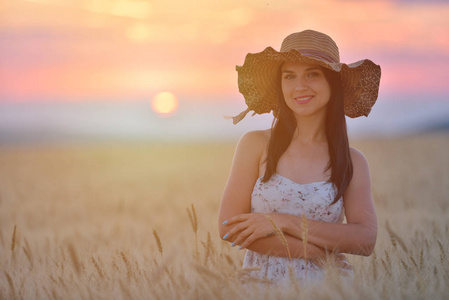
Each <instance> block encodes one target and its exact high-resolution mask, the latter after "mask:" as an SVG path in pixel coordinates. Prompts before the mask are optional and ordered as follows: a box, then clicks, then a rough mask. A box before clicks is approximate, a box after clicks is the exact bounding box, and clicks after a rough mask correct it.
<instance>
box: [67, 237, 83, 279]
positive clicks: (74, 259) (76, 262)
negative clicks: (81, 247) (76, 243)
mask: <svg viewBox="0 0 449 300" xmlns="http://www.w3.org/2000/svg"><path fill="white" fill-rule="evenodd" d="M68 250H69V254H70V258H71V259H72V263H73V266H74V267H75V271H76V273H77V274H78V276H79V275H80V273H81V266H80V263H79V260H78V256H77V254H76V251H75V248H74V247H73V245H72V244H69V246H68Z"/></svg>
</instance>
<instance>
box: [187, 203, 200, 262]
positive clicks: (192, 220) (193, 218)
mask: <svg viewBox="0 0 449 300" xmlns="http://www.w3.org/2000/svg"><path fill="white" fill-rule="evenodd" d="M187 214H188V215H189V219H190V224H191V225H192V230H193V232H194V233H195V260H196V261H198V260H199V251H198V220H197V217H196V213H195V206H194V205H193V203H192V212H190V210H189V209H188V208H187Z"/></svg>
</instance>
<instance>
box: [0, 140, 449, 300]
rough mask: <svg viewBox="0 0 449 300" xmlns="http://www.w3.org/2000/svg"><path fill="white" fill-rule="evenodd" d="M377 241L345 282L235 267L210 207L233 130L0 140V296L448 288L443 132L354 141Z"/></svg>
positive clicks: (437, 293)
mask: <svg viewBox="0 0 449 300" xmlns="http://www.w3.org/2000/svg"><path fill="white" fill-rule="evenodd" d="M352 146H354V147H356V148H358V149H359V150H361V151H362V152H363V153H364V154H365V155H366V157H367V158H368V160H369V162H370V167H371V175H372V183H373V196H374V201H375V206H376V210H377V214H378V221H379V234H378V239H377V244H376V248H375V252H374V254H373V255H372V256H370V257H356V256H348V260H349V261H350V263H352V264H353V265H354V266H355V267H356V269H355V276H354V279H353V280H352V281H351V282H346V281H344V280H341V279H340V278H339V277H338V276H335V275H333V273H332V272H331V271H329V274H328V275H329V276H328V277H327V278H326V281H325V282H324V283H323V284H322V286H320V287H314V286H307V285H291V286H289V287H286V286H283V287H280V286H270V285H267V284H261V283H257V282H252V281H248V280H243V278H245V277H244V275H245V271H242V270H241V263H242V259H243V255H244V251H238V250H237V249H235V248H230V246H229V244H228V243H226V242H223V241H221V240H220V238H219V236H218V231H217V211H218V206H219V201H220V197H221V193H222V191H223V188H224V185H225V182H226V179H227V176H228V172H229V168H230V164H231V160H232V156H233V152H234V148H235V144H234V143H209V144H206V143H205V144H182V143H172V144H157V143H148V144H143V143H141V144H138V143H135V144H112V143H111V144H97V145H82V146H81V145H78V146H73V145H72V146H69V145H65V146H64V145H60V146H56V145H55V146H16V147H12V146H2V147H0V253H1V254H0V268H1V272H0V299H447V298H446V297H447V295H449V287H448V286H449V257H448V256H449V253H448V251H447V248H448V247H449V239H448V236H449V155H448V149H449V136H448V135H446V134H434V135H421V136H416V137H404V138H400V139H384V140H365V141H357V142H353V143H352Z"/></svg>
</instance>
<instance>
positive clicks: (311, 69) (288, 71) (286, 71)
mask: <svg viewBox="0 0 449 300" xmlns="http://www.w3.org/2000/svg"><path fill="white" fill-rule="evenodd" d="M314 70H320V71H321V68H320V67H311V68H307V69H305V70H304V71H306V72H309V71H314ZM284 73H295V72H293V71H290V70H284V71H282V74H284Z"/></svg>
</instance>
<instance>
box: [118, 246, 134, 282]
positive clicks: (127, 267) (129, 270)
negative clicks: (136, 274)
mask: <svg viewBox="0 0 449 300" xmlns="http://www.w3.org/2000/svg"><path fill="white" fill-rule="evenodd" d="M120 256H121V257H122V259H123V261H124V262H125V266H126V271H127V276H128V280H130V279H131V264H130V263H129V261H128V259H127V258H126V255H125V253H123V251H120Z"/></svg>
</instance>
